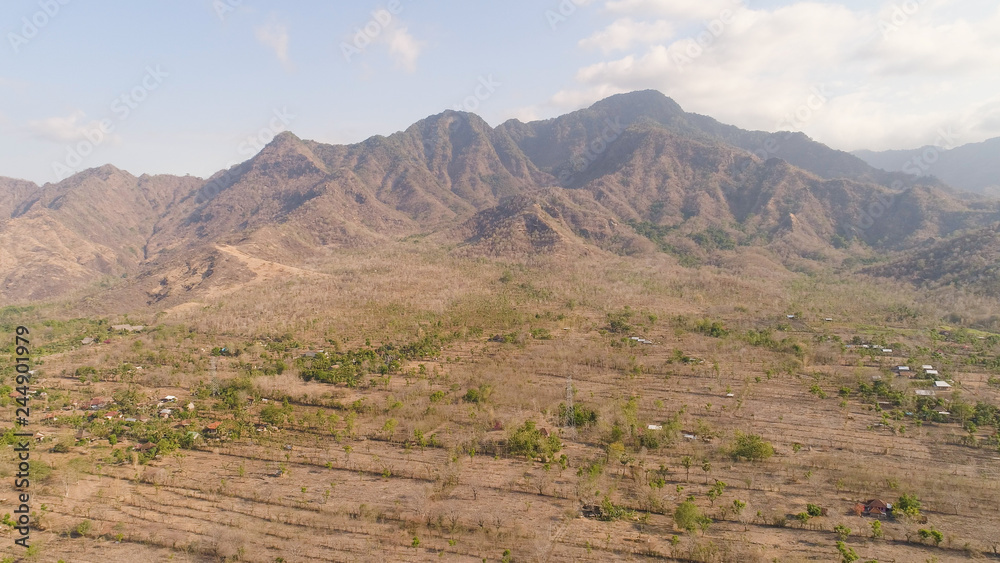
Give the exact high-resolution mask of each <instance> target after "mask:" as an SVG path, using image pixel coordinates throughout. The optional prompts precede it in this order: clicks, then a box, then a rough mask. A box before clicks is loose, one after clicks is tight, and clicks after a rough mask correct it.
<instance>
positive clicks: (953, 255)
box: [865, 223, 1000, 297]
mask: <svg viewBox="0 0 1000 563" xmlns="http://www.w3.org/2000/svg"><path fill="white" fill-rule="evenodd" d="M865 273H867V274H871V275H874V276H880V277H891V278H896V279H901V280H905V281H909V282H911V283H914V284H918V285H930V286H934V287H940V286H946V285H950V286H955V287H964V288H967V289H969V290H971V291H972V292H974V293H978V294H983V295H989V296H992V297H1000V223H998V224H995V225H993V226H990V227H986V228H983V229H979V230H976V231H973V232H970V233H967V234H964V235H962V236H959V237H956V238H954V239H951V240H946V241H941V242H938V243H935V244H933V245H931V246H929V247H927V248H922V249H919V250H915V251H912V252H909V253H907V254H906V255H905V256H903V257H901V258H899V259H897V260H895V261H893V262H890V263H889V264H885V265H882V266H877V267H873V268H869V269H867V270H865Z"/></svg>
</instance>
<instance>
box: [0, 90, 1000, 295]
mask: <svg viewBox="0 0 1000 563" xmlns="http://www.w3.org/2000/svg"><path fill="white" fill-rule="evenodd" d="M998 221H1000V202H998V201H997V200H995V199H991V198H989V197H985V196H978V195H972V194H961V193H958V192H956V191H954V190H952V189H951V188H949V187H948V186H947V185H946V184H945V183H943V182H942V181H941V180H939V179H937V178H934V177H928V176H924V177H920V176H916V175H913V174H908V173H906V172H904V171H886V170H881V169H879V168H876V167H874V166H872V165H870V164H868V163H867V162H865V161H864V160H862V159H861V158H859V157H857V156H855V155H851V154H849V153H846V152H842V151H837V150H834V149H831V148H829V147H826V146H825V145H823V144H821V143H818V142H816V141H814V140H812V139H810V138H808V137H807V136H805V135H803V134H801V133H795V132H778V133H768V132H762V131H746V130H742V129H739V128H736V127H733V126H730V125H725V124H722V123H719V122H718V121H716V120H714V119H712V118H710V117H707V116H703V115H697V114H693V113H688V112H685V111H684V110H683V109H682V108H681V107H680V106H678V105H677V104H676V103H675V102H674V101H673V100H671V99H669V98H667V97H666V96H664V95H663V94H661V93H659V92H656V91H640V92H633V93H629V94H621V95H616V96H612V97H610V98H607V99H605V100H602V101H600V102H597V103H595V104H594V105H593V106H591V107H589V108H587V109H583V110H580V111H576V112H573V113H570V114H567V115H563V116H560V117H557V118H554V119H548V120H544V121H535V122H530V123H522V122H520V121H517V120H510V121H507V122H505V123H503V124H501V125H499V126H497V127H491V126H490V125H489V124H487V123H486V122H485V121H483V120H482V119H481V118H480V117H478V116H477V115H475V114H471V113H464V112H455V111H445V112H443V113H440V114H438V115H434V116H430V117H428V118H426V119H423V120H421V121H419V122H417V123H415V124H413V125H412V126H410V127H409V128H408V129H406V130H404V131H400V132H398V133H395V134H393V135H389V136H387V137H386V136H375V137H371V138H369V139H367V140H365V141H363V142H361V143H357V144H352V145H328V144H323V143H318V142H314V141H308V140H303V139H300V138H298V137H297V136H295V135H294V134H292V133H282V134H280V135H278V136H277V137H275V138H274V140H273V141H271V142H270V143H269V144H268V145H267V146H266V147H265V148H264V149H263V150H262V151H261V152H260V153H259V154H257V155H256V156H254V157H253V158H251V159H249V160H247V161H246V162H243V163H241V164H238V165H236V166H234V167H232V168H230V169H228V170H224V171H220V172H218V173H217V174H215V175H213V176H212V177H210V178H208V179H201V178H195V177H190V176H185V177H179V176H170V175H157V176H149V175H141V176H134V175H133V174H130V173H128V172H125V171H123V170H119V169H118V168H115V167H114V166H111V165H106V166H102V167H100V168H95V169H90V170H86V171H83V172H81V173H79V174H76V175H74V176H72V177H70V178H68V179H66V180H63V181H61V182H59V183H56V184H46V185H44V186H38V185H35V184H33V183H31V182H25V181H20V180H13V179H5V178H0V245H2V246H0V248H3V249H4V251H3V253H2V254H0V299H2V301H3V302H4V303H20V302H27V301H32V300H44V299H55V298H63V297H67V296H70V295H73V294H75V293H79V292H81V291H84V292H85V291H92V290H100V288H101V287H102V286H107V285H116V286H122V285H125V286H127V287H129V288H131V289H132V290H133V292H134V293H135V294H136V295H141V296H142V297H141V298H142V299H144V300H145V302H146V304H149V305H155V306H157V307H159V306H166V305H168V304H170V303H173V302H182V301H183V300H185V299H186V298H187V296H189V295H190V294H191V292H197V291H199V290H203V289H205V288H206V287H210V286H213V285H219V284H225V283H231V282H232V281H233V280H236V279H243V278H246V277H252V276H253V275H254V274H253V273H252V272H249V271H246V270H245V269H241V267H240V265H239V264H238V261H235V260H232V259H231V258H232V256H231V254H229V253H226V252H224V251H223V250H221V249H224V248H233V247H238V248H240V249H242V251H243V252H247V253H249V254H252V255H253V256H256V257H258V258H260V259H266V260H271V261H275V262H279V263H283V264H301V263H304V262H306V261H309V260H311V259H313V258H315V257H317V256H320V255H321V254H322V252H323V251H324V249H336V248H375V247H377V246H378V245H381V244H386V243H389V242H391V241H396V240H400V239H403V238H406V237H409V236H413V235H428V234H429V235H433V236H432V239H433V240H439V241H440V242H441V243H442V244H444V245H445V246H446V247H447V248H449V249H450V250H449V251H450V252H454V253H457V254H466V255H479V256H499V257H508V258H516V257H519V256H527V255H531V254H535V253H550V254H554V255H560V254H565V255H567V256H572V255H579V254H586V253H593V252H610V253H615V254H621V255H633V254H643V253H658V252H666V253H669V254H671V255H673V256H674V257H675V258H676V259H677V260H678V262H679V264H682V265H687V266H691V265H696V264H698V263H701V262H703V261H706V260H711V257H712V256H714V255H717V254H718V253H725V252H731V251H734V250H736V249H737V248H738V247H746V248H754V249H756V250H759V251H760V252H763V253H766V254H768V255H770V256H773V257H774V259H775V260H776V261H779V262H781V261H785V262H787V261H789V260H807V261H808V260H812V261H818V262H828V261H833V262H837V263H839V262H842V261H843V260H846V259H848V258H850V257H852V256H853V257H865V258H866V259H870V258H871V257H872V256H876V257H878V256H883V257H884V258H885V259H886V260H890V259H892V258H894V257H896V256H904V255H908V254H905V253H913V252H919V251H922V250H923V251H926V250H928V249H931V250H932V251H933V249H934V248H935V245H937V244H941V243H942V241H949V240H951V239H954V238H955V237H960V236H969V233H974V232H977V230H982V231H983V232H992V231H989V229H993V227H992V225H993V224H994V223H996V222H998ZM935 252H936V251H935ZM882 273H884V272H882ZM876 275H878V274H876ZM900 275H901V276H905V275H911V274H904V273H900Z"/></svg>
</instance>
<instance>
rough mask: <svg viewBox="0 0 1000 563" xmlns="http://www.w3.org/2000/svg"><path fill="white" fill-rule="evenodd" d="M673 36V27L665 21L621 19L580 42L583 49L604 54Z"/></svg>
mask: <svg viewBox="0 0 1000 563" xmlns="http://www.w3.org/2000/svg"><path fill="white" fill-rule="evenodd" d="M673 35H674V26H673V25H671V24H670V22H668V21H665V20H655V21H651V22H644V21H638V22H637V21H635V20H633V19H631V18H622V19H620V20H617V21H615V22H614V23H612V24H611V25H610V26H608V27H607V29H604V30H602V31H599V32H597V33H595V34H594V35H591V36H590V37H588V38H586V39H582V40H581V41H580V46H581V47H583V48H585V49H600V50H602V51H603V52H605V53H610V52H612V51H621V50H624V49H629V48H631V47H633V46H634V45H637V44H638V45H641V44H645V43H653V42H656V41H663V40H666V39H669V38H670V37H672V36H673Z"/></svg>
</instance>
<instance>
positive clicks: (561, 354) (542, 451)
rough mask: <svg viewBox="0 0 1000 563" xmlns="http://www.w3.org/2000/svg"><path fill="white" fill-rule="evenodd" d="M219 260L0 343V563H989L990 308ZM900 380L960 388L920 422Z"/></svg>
mask: <svg viewBox="0 0 1000 563" xmlns="http://www.w3.org/2000/svg"><path fill="white" fill-rule="evenodd" d="M221 250H222V251H224V252H225V253H227V254H228V255H229V256H232V257H234V258H236V259H238V260H240V261H241V262H242V263H243V264H245V266H246V267H247V268H249V269H251V270H252V271H254V272H255V274H256V277H254V278H253V279H251V280H249V281H241V282H239V283H238V284H235V283H234V284H233V285H232V286H230V287H229V288H228V289H222V290H218V291H214V292H208V293H204V294H198V295H194V296H193V297H192V299H191V300H190V302H188V303H186V304H183V305H181V306H172V307H170V308H167V309H164V310H157V309H150V308H144V307H142V306H132V305H129V304H130V303H132V300H131V299H132V297H131V296H130V294H128V293H127V290H124V289H123V290H120V292H119V293H115V292H116V291H119V290H116V289H114V288H112V289H111V290H110V293H105V294H102V296H101V297H100V298H94V299H88V300H83V301H80V302H78V303H54V304H48V305H38V306H35V307H21V308H15V307H9V308H7V309H4V310H3V311H2V317H0V322H2V324H3V326H4V328H5V331H4V332H5V333H6V332H8V331H10V330H12V328H13V327H14V326H17V325H19V324H23V325H25V326H28V327H29V328H30V329H31V330H32V347H33V348H34V352H33V354H34V361H35V369H36V370H37V371H36V374H35V377H34V379H33V381H32V389H33V390H35V391H37V392H38V395H36V396H35V397H34V398H33V399H32V404H31V406H32V410H31V413H32V415H31V416H32V426H31V431H32V432H41V433H42V434H44V436H43V437H41V438H40V439H39V440H38V441H37V442H35V443H33V445H32V459H33V460H34V461H35V462H36V464H35V466H33V474H34V477H33V481H32V485H31V487H32V490H33V497H32V503H33V506H32V509H33V511H34V513H35V514H34V524H33V525H34V530H33V532H32V535H31V539H32V543H33V545H34V546H35V547H33V548H32V550H31V551H29V552H27V553H25V551H24V550H23V549H20V548H18V549H17V550H16V551H15V550H14V548H13V539H14V538H15V537H16V536H15V534H16V532H15V531H13V530H12V529H11V528H10V527H8V526H0V543H2V545H3V548H2V550H3V551H0V553H3V554H5V553H10V554H11V555H10V557H7V559H4V556H3V555H0V560H3V561H21V560H24V561H46V562H48V561H51V562H56V561H59V560H62V561H65V562H73V563H77V562H101V563H118V562H135V561H178V562H202V561H205V562H208V561H213V562H214V561H247V562H269V563H270V562H277V561H286V562H299V561H302V562H305V561H432V560H434V561H567V562H568V561H611V560H620V561H670V560H679V561H706V562H715V561H717V562H757V561H761V562H763V561H781V562H796V561H851V560H853V559H851V557H852V555H851V553H852V551H851V550H853V553H854V554H856V557H857V560H859V561H872V560H877V561H880V562H890V561H897V562H911V561H918V562H924V561H937V562H948V561H965V560H969V559H986V560H989V559H993V560H996V559H1000V556H998V551H1000V534H998V533H997V530H1000V510H998V506H1000V450H998V444H997V431H998V428H997V427H996V426H995V424H996V421H995V420H994V422H993V425H991V424H982V422H983V421H984V418H985V417H987V416H988V415H989V413H990V412H992V413H993V414H994V415H995V412H996V411H995V407H996V406H997V405H1000V386H998V383H997V378H998V377H1000V365H998V363H997V358H998V355H1000V336H997V335H995V334H992V333H989V332H981V331H977V330H972V329H968V328H963V327H962V325H961V323H965V324H971V323H974V322H976V321H977V319H980V318H985V317H987V316H988V315H985V314H983V313H982V312H983V311H991V310H996V306H997V304H996V303H995V302H991V301H989V300H984V299H978V298H974V297H969V296H965V295H963V294H961V293H959V292H958V291H957V290H954V291H945V290H936V291H935V292H933V293H932V292H930V291H921V290H915V289H913V288H911V287H908V286H901V285H893V284H891V283H889V282H886V281H884V280H879V281H872V280H871V279H869V278H864V277H861V276H853V275H851V274H846V273H837V272H834V271H818V270H808V269H806V268H803V269H802V270H803V271H801V272H798V273H791V272H789V270H787V269H785V268H784V267H782V266H780V265H778V264H775V263H773V262H772V261H771V260H769V259H768V258H767V257H766V256H765V255H764V254H756V253H755V251H752V250H746V251H743V252H739V253H738V252H731V253H720V255H719V256H720V257H719V258H717V259H716V260H715V261H714V263H712V264H708V265H703V266H701V267H698V268H683V267H679V266H678V265H677V263H676V261H675V259H674V258H672V257H670V256H669V255H666V254H658V255H653V256H648V255H647V256H642V257H639V258H629V257H620V256H613V255H610V254H604V253H597V252H595V253H592V254H591V255H589V256H572V257H570V256H559V255H555V256H546V257H536V258H531V259H525V260H522V261H512V260H511V261H502V260H494V259H483V258H468V257H459V256H458V255H457V254H456V253H452V252H448V249H446V248H445V249H442V247H440V246H439V245H437V244H436V243H434V242H433V241H426V240H424V239H421V238H420V237H416V238H411V239H407V240H404V241H400V242H398V243H395V245H393V246H391V247H390V248H388V249H384V251H382V252H380V253H378V254H375V253H371V252H364V251H359V250H358V251H341V252H331V253H330V254H329V255H328V256H327V257H326V258H325V259H323V260H318V259H316V260H313V261H312V262H310V263H289V264H278V263H275V262H273V261H268V260H264V259H262V258H258V257H255V253H254V249H252V248H236V247H226V248H223V249H221ZM126 313H127V314H126ZM789 315H794V316H795V318H789ZM949 315H950V316H951V318H953V319H955V321H956V322H955V323H954V324H953V326H947V327H945V326H944V325H945V322H946V321H945V320H944V319H945V318H946V317H948V316H949ZM826 319H831V320H826ZM120 323H130V324H133V325H143V326H144V328H143V329H142V330H141V331H138V332H128V331H115V330H112V329H110V325H115V324H120ZM86 337H90V338H94V339H95V341H94V342H93V343H91V344H87V345H83V344H81V340H82V339H84V338H86ZM632 337H638V338H642V339H644V340H646V341H648V342H649V343H643V342H639V341H637V340H635V339H633V338H632ZM11 338H12V337H11ZM384 345H392V347H386V346H384ZM407 345H410V346H407ZM862 345H869V346H877V349H878V352H877V353H876V352H874V350H875V348H863V347H862ZM883 346H888V347H891V348H892V352H882V351H881V350H882V347H883ZM223 348H225V350H223ZM5 352H12V349H11V350H7V349H6V348H5ZM869 352H870V353H869ZM2 362H3V363H2V364H0V365H2V366H3V370H4V371H3V372H2V373H3V380H2V381H0V385H12V383H11V380H12V375H13V369H12V367H10V366H12V365H13V361H12V355H11V354H9V353H5V355H3V356H2ZM902 364H906V365H909V366H910V367H911V368H913V369H914V370H915V371H918V372H919V368H920V366H921V365H923V364H932V365H934V366H935V367H936V368H937V369H938V370H939V371H940V372H941V374H942V377H944V378H946V379H947V380H948V381H950V382H951V384H952V385H953V387H952V388H951V389H950V390H945V391H942V390H938V391H936V395H935V396H934V397H933V398H934V399H941V401H940V402H939V403H933V404H918V403H917V395H916V392H915V391H916V390H917V389H930V387H928V386H927V384H928V383H930V382H929V381H927V380H922V381H921V380H917V379H911V378H910V377H907V376H906V375H905V374H903V375H897V374H896V373H895V372H894V371H893V369H892V368H894V367H895V366H898V365H902ZM307 379H309V380H308V381H307ZM9 393H10V391H9V390H8V391H5V392H4V397H5V398H4V399H3V403H2V404H3V406H2V407H0V413H2V415H0V416H2V417H3V420H4V421H5V424H6V422H7V421H8V420H13V417H14V409H15V407H16V405H15V404H13V402H12V401H11V400H9V399H7V398H6V396H7V395H8V394H9ZM43 393H44V396H43V395H42V394H43ZM168 395H171V396H175V397H176V398H177V400H176V402H166V403H162V404H161V403H160V401H158V399H161V398H163V397H166V396H168ZM95 397H96V398H100V397H106V398H108V400H107V401H106V402H107V404H105V405H100V406H97V408H90V404H91V401H92V399H94V398H95ZM570 397H571V398H572V401H573V404H574V410H572V411H570V414H571V415H572V414H575V415H576V416H575V417H573V416H567V410H568V409H567V408H566V404H567V401H568V400H569V399H570ZM99 402H100V401H99ZM977 404H978V405H980V407H979V408H978V409H977V408H976V405H977ZM990 405H992V406H993V407H994V410H993V411H988V407H989V406H990ZM918 407H919V408H918ZM164 408H169V409H172V412H171V414H170V417H169V418H160V414H159V412H160V411H161V410H162V409H164ZM938 411H941V412H948V413H949V414H947V415H940V414H938ZM571 418H572V419H573V423H572V425H571V424H570V423H569V420H570V419H571ZM976 421H978V422H979V424H976ZM651 426H652V427H653V428H651ZM191 433H194V434H191ZM741 436H742V437H744V440H743V441H742V442H741V439H740V437H741ZM746 437H751V438H754V437H755V438H759V440H758V441H757V442H753V440H752V439H751V440H747V439H746ZM748 441H749V442H751V443H752V444H751V445H752V446H756V447H751V448H749V449H746V448H744V449H742V450H741V449H740V447H739V446H740V444H741V443H743V444H744V445H745V443H746V442H748ZM144 444H149V445H148V446H146V445H144ZM4 449H5V451H6V452H7V453H6V454H5V455H3V456H2V457H0V476H2V477H3V480H2V484H0V515H2V514H3V513H4V512H11V511H12V509H13V507H14V500H15V491H14V489H13V487H12V485H13V475H14V473H16V471H17V469H16V466H15V464H14V456H13V454H12V446H10V445H8V446H5V448H4ZM747 452H750V454H749V455H747ZM740 453H743V454H744V455H742V456H741V455H739V454H740ZM772 453H773V455H770V454H772ZM748 457H757V458H759V459H748ZM910 495H913V496H915V497H917V498H918V499H919V505H920V507H919V511H911V513H910V514H909V515H905V514H899V515H898V516H894V517H893V516H890V517H886V518H884V519H882V520H875V519H873V518H869V517H862V516H858V515H855V514H854V513H853V511H852V510H853V508H854V506H855V504H856V503H857V502H858V501H865V500H868V499H876V498H878V499H883V500H885V501H887V502H889V503H896V504H898V499H900V498H901V497H904V496H910ZM809 505H815V507H814V509H815V510H816V511H817V512H818V514H819V515H816V516H809V514H808V512H809V510H810V506H809ZM876 521H878V522H879V523H880V529H878V530H874V529H873V523H875V522H876ZM685 527H687V528H689V529H684V528H685ZM848 529H849V530H848ZM921 530H922V531H923V533H921ZM841 540H842V541H843V544H842V547H841V548H840V549H842V550H844V553H843V554H842V552H841V551H838V545H837V544H838V541H841Z"/></svg>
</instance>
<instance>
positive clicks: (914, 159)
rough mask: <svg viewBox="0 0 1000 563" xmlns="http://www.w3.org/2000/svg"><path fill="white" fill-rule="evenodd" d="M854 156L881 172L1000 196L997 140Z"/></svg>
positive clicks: (998, 146)
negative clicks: (936, 180) (925, 178)
mask: <svg viewBox="0 0 1000 563" xmlns="http://www.w3.org/2000/svg"><path fill="white" fill-rule="evenodd" d="M853 154H854V155H856V156H858V157H859V158H861V159H863V160H864V161H865V162H867V163H868V164H870V165H872V166H875V167H878V168H882V169H884V170H890V171H893V172H898V171H903V172H907V173H910V174H914V175H925V176H927V175H933V176H936V177H937V178H940V179H941V180H942V181H943V182H945V183H946V184H948V185H951V186H953V187H956V188H959V189H963V190H967V191H970V192H978V193H988V194H991V195H1000V137H997V138H994V139H988V140H986V141H983V142H981V143H970V144H967V145H962V146H959V147H955V148H953V149H944V148H940V147H934V146H930V145H928V146H925V147H920V148H919V149H912V150H890V151H879V152H875V151H855V152H854V153H853Z"/></svg>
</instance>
